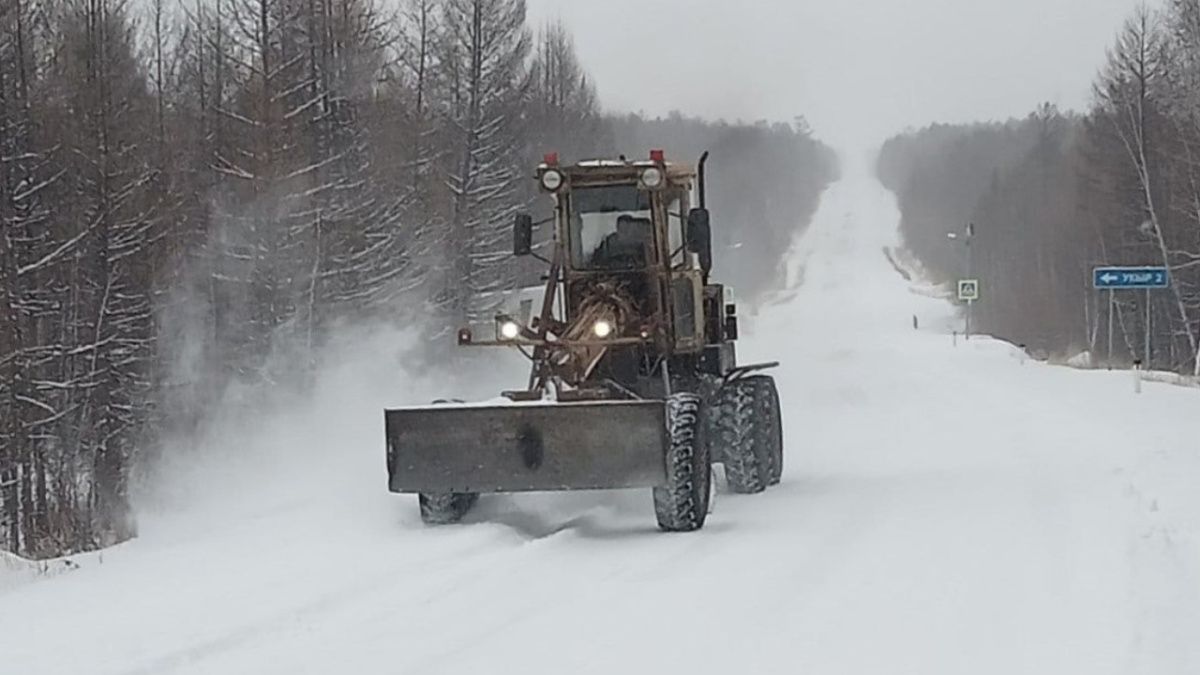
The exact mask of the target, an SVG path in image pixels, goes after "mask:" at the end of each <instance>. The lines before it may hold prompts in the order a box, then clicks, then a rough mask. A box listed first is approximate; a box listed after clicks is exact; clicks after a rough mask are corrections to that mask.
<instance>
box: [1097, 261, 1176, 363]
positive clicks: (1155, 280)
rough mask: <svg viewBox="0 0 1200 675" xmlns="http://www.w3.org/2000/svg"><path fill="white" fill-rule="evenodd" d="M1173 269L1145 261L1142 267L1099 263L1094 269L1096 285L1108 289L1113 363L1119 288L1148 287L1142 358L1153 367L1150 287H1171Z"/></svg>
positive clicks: (1142, 361) (1109, 340)
mask: <svg viewBox="0 0 1200 675" xmlns="http://www.w3.org/2000/svg"><path fill="white" fill-rule="evenodd" d="M1170 285H1171V272H1170V270H1168V269H1167V268H1166V267H1162V266H1154V265H1143V266H1140V267H1113V266H1105V267H1096V268H1094V269H1092V287H1093V288H1095V289H1096V290H1104V291H1108V362H1109V367H1110V368H1111V367H1112V357H1113V314H1114V313H1115V311H1116V307H1117V302H1116V292H1117V291H1131V290H1145V291H1146V322H1145V323H1146V326H1145V328H1146V336H1145V345H1144V347H1143V349H1144V352H1145V353H1144V354H1143V358H1142V359H1139V361H1141V363H1142V364H1144V366H1145V367H1146V368H1149V367H1150V344H1151V342H1150V320H1151V318H1152V316H1153V315H1152V314H1151V311H1150V310H1151V307H1150V291H1152V290H1156V289H1163V288H1169V287H1170Z"/></svg>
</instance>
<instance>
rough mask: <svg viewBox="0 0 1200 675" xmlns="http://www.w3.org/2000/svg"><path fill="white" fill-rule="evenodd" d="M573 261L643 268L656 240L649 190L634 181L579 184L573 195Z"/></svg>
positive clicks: (593, 265)
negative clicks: (598, 184)
mask: <svg viewBox="0 0 1200 675" xmlns="http://www.w3.org/2000/svg"><path fill="white" fill-rule="evenodd" d="M570 205H571V206H570V214H569V217H570V239H571V247H570V248H571V265H572V267H574V268H576V269H601V270H621V269H641V268H644V267H646V266H647V265H649V263H650V261H651V257H652V253H651V252H652V250H653V244H654V227H653V225H652V220H651V211H650V194H649V193H647V192H643V191H641V190H638V189H637V186H635V185H606V186H602V187H590V188H577V189H575V190H572V191H571V197H570Z"/></svg>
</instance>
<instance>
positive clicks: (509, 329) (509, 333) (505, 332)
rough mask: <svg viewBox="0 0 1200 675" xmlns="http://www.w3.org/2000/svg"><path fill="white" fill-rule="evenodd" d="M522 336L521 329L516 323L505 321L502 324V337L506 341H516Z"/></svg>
mask: <svg viewBox="0 0 1200 675" xmlns="http://www.w3.org/2000/svg"><path fill="white" fill-rule="evenodd" d="M520 335H521V327H520V326H518V325H517V322H516V321H504V322H502V323H501V324H500V337H501V338H503V339H505V340H516V339H517V338H518V337H520Z"/></svg>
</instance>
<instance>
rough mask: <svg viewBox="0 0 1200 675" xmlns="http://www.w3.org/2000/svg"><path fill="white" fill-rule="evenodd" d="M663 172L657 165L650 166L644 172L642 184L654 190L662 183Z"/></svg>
mask: <svg viewBox="0 0 1200 675" xmlns="http://www.w3.org/2000/svg"><path fill="white" fill-rule="evenodd" d="M662 182H663V172H662V169H659V168H657V167H653V166H652V167H650V168H649V169H646V170H645V171H643V172H642V185H645V186H646V187H648V188H650V189H651V190H654V189H656V188H658V187H659V186H661V185H662Z"/></svg>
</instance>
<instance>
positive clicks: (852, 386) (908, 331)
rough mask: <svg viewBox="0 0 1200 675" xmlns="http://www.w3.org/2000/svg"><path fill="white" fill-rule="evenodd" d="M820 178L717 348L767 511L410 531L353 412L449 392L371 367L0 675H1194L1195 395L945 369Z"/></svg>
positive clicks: (870, 214)
mask: <svg viewBox="0 0 1200 675" xmlns="http://www.w3.org/2000/svg"><path fill="white" fill-rule="evenodd" d="M851 168H852V167H851ZM848 176H849V177H848V178H847V179H846V180H845V181H844V182H843V183H841V184H839V185H837V186H835V187H834V188H833V189H832V190H831V191H830V192H829V193H828V194H827V195H826V197H825V200H824V203H823V206H822V209H821V211H820V213H819V214H818V216H817V218H816V220H815V222H814V224H813V226H812V227H811V228H810V230H809V231H808V233H807V234H806V235H805V237H804V238H803V239H802V240H801V241H800V242H798V243H797V246H796V255H795V260H794V265H793V270H792V278H793V281H794V282H795V283H796V284H797V290H796V292H795V293H794V294H791V295H790V296H789V295H787V294H785V295H782V296H780V299H778V300H777V301H776V302H775V303H774V304H773V305H772V306H768V307H765V308H764V309H763V310H762V312H761V313H760V315H759V316H760V318H758V319H757V320H755V321H753V322H751V325H748V326H747V331H746V332H747V333H748V334H749V335H748V338H747V340H746V343H747V344H746V345H745V347H744V356H746V357H747V358H748V359H749V358H762V359H775V358H779V359H781V360H783V361H784V366H783V367H782V368H781V369H780V370H779V371H778V377H779V379H780V383H781V389H782V393H783V397H784V402H785V404H784V405H785V416H786V435H787V450H786V452H787V459H786V462H787V467H786V474H785V476H784V481H783V484H782V485H781V486H780V487H778V488H775V489H773V490H771V491H770V492H768V493H767V494H765V495H761V496H745V497H743V496H729V495H723V496H722V497H721V498H720V500H719V502H718V504H717V510H716V512H715V513H714V514H713V516H712V517H711V519H710V520H709V522H708V526H707V528H706V529H705V530H704V531H702V532H700V533H696V534H685V535H666V534H660V533H658V532H657V531H656V530H655V529H654V515H653V512H652V509H651V502H650V496H649V494H648V493H644V492H631V493H620V494H582V495H581V494H574V495H550V496H546V495H540V496H539V495H531V496H523V497H520V498H494V497H493V498H486V499H484V500H483V501H482V502H481V509H480V510H479V511H478V512H477V513H476V514H475V515H474V517H473V519H472V522H471V523H470V524H468V525H465V526H459V527H449V528H442V529H428V528H424V527H422V526H421V524H420V522H419V520H418V517H417V511H416V504H415V500H414V499H412V498H403V497H393V496H390V495H388V494H387V493H386V491H385V489H384V468H383V456H382V453H383V450H382V431H383V430H382V416H381V414H380V409H381V408H382V407H383V406H384V404H385V403H386V404H394V403H399V402H409V403H424V402H427V401H428V400H429V399H430V398H432V397H434V396H439V395H447V394H455V393H457V394H460V395H461V394H463V393H472V392H444V391H437V390H435V388H434V387H432V386H431V385H427V384H421V383H420V382H414V381H409V380H406V379H404V377H403V376H402V375H401V373H400V370H399V369H400V364H397V363H396V362H395V359H394V357H392V356H389V355H388V354H389V351H388V350H389V348H390V347H391V346H390V345H388V344H387V342H386V340H382V339H381V340H377V341H376V342H375V343H372V344H370V345H368V346H364V347H362V348H361V350H360V353H358V354H357V356H356V357H355V358H352V359H350V360H349V361H347V363H346V364H345V366H344V367H342V368H340V369H337V370H335V371H334V372H332V373H329V374H327V376H326V377H324V378H323V380H322V382H321V385H320V387H318V389H317V392H316V394H315V395H314V397H313V400H310V401H297V402H295V403H294V405H293V407H292V414H289V415H278V414H277V415H264V416H262V417H261V418H260V419H258V420H256V423H255V424H254V425H252V427H250V428H247V429H245V430H244V431H243V432H242V433H240V434H230V437H228V438H225V439H223V440H222V441H221V442H222V443H223V446H222V448H221V449H220V451H221V452H220V453H219V455H221V456H224V457H225V459H224V460H223V461H214V462H209V463H208V464H207V465H201V466H193V467H190V468H188V467H184V468H183V469H181V470H180V473H179V478H178V480H177V484H175V485H174V486H173V488H172V490H171V491H170V492H171V494H170V498H162V497H160V498H159V499H157V500H149V501H148V502H147V504H146V506H145V507H144V508H145V510H146V511H147V512H146V514H145V515H144V517H143V521H142V522H143V528H142V529H143V532H142V535H143V536H142V537H141V538H140V539H139V540H137V541H135V542H132V543H130V544H128V545H125V546H122V547H119V548H117V549H115V550H112V551H108V552H106V553H105V554H104V555H103V559H102V561H101V559H100V557H99V556H90V557H85V558H81V559H80V562H81V564H82V565H83V568H82V569H79V570H76V571H73V572H70V573H67V574H63V575H59V576H56V577H54V578H51V579H46V580H42V581H37V582H34V583H26V584H23V585H21V586H20V587H17V588H15V589H10V590H7V591H4V592H3V594H0V671H3V672H4V673H12V674H14V675H36V674H41V673H56V674H57V673H61V674H63V675H67V674H71V675H75V674H78V673H88V674H89V675H105V674H118V673H126V674H134V673H147V674H159V673H187V674H200V673H223V674H268V673H281V674H283V673H287V674H289V675H291V674H295V673H372V674H374V673H421V674H422V675H426V674H431V673H505V672H522V673H554V674H556V675H558V674H561V673H603V674H605V675H612V674H614V673H689V674H691V675H696V674H701V673H723V674H727V673H808V674H814V673H816V674H823V673H854V674H865V675H878V674H885V673H887V674H891V673H914V674H921V675H930V674H935V673H948V674H954V675H963V674H984V673H996V674H997V675H1013V674H1014V673H1046V674H1054V675H1061V674H1065V673H1087V674H1089V675H1098V674H1103V673H1154V674H1161V673H1172V674H1173V673H1178V674H1180V675H1184V674H1189V673H1197V672H1200V556H1198V546H1200V545H1198V539H1197V535H1198V533H1200V490H1198V489H1197V486H1200V458H1198V455H1200V443H1197V440H1196V439H1197V435H1196V434H1197V419H1200V415H1198V412H1197V411H1200V392H1197V391H1194V390H1188V389H1182V388H1175V387H1171V386H1167V385H1159V384H1150V385H1147V387H1146V391H1145V393H1143V394H1142V395H1140V396H1137V395H1135V394H1134V393H1133V387H1132V381H1131V380H1130V378H1129V377H1128V376H1127V375H1126V374H1124V373H1106V372H1079V371H1073V370H1068V369H1065V368H1056V367H1050V366H1046V365H1041V364H1035V363H1023V362H1022V360H1021V359H1020V358H1019V355H1018V354H1016V353H1015V351H1014V350H1013V349H1011V348H1009V347H1007V346H1006V345H1003V344H1001V343H997V342H993V341H989V340H977V341H973V342H972V343H970V345H969V346H967V345H962V344H960V345H959V346H958V347H957V348H955V347H954V346H952V344H951V339H950V337H949V335H948V334H947V331H948V330H949V326H950V325H951V324H952V320H951V310H950V308H949V307H948V306H947V305H946V304H945V303H943V302H941V301H938V300H934V299H930V298H928V297H923V296H921V295H917V294H914V293H912V292H910V290H909V289H908V287H907V285H906V283H905V282H904V281H903V280H902V279H901V278H900V277H899V276H898V275H897V274H896V273H895V272H894V271H893V269H892V268H891V267H890V266H889V264H888V262H887V260H886V259H885V257H884V255H883V254H882V251H881V249H882V247H883V246H885V245H886V244H889V243H891V242H892V240H893V238H894V231H895V227H896V222H897V217H898V216H897V212H896V209H895V205H894V202H893V200H892V199H891V197H890V195H889V194H887V193H885V192H884V191H883V190H882V188H880V187H879V186H878V184H877V183H875V182H874V181H873V180H872V179H870V178H869V177H867V176H866V175H865V172H863V173H860V174H858V175H854V174H852V173H851V174H848ZM985 292H986V291H985ZM913 314H916V315H918V316H919V317H920V319H921V326H922V330H921V331H914V330H913V328H912V319H911V317H912V315H913ZM489 386H490V385H489ZM475 393H476V394H478V395H480V396H491V395H494V394H495V390H494V389H488V390H486V391H480V392H475ZM613 432H614V433H620V431H619V430H613ZM210 442H212V441H210ZM221 453H223V454H221ZM209 454H212V452H210V453H209Z"/></svg>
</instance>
